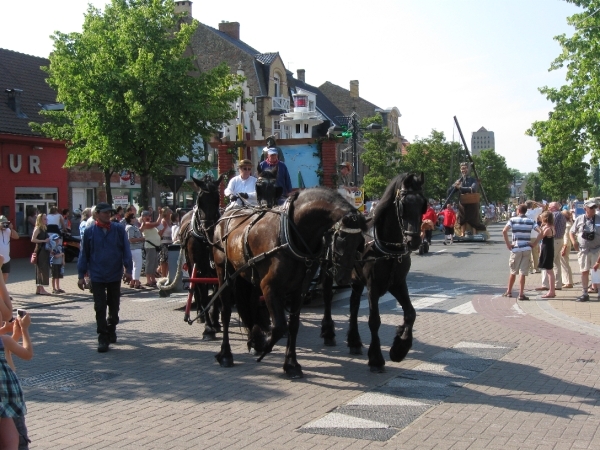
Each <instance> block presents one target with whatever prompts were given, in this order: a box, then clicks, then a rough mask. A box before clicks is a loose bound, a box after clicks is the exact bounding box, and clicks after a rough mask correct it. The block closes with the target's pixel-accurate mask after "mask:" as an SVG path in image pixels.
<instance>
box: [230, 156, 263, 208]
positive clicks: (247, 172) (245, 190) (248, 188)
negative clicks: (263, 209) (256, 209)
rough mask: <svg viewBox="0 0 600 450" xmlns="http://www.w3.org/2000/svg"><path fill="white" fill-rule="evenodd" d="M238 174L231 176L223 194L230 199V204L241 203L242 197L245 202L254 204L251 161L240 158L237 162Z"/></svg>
mask: <svg viewBox="0 0 600 450" xmlns="http://www.w3.org/2000/svg"><path fill="white" fill-rule="evenodd" d="M238 170H239V171H240V174H239V175H237V176H235V177H233V178H231V180H229V184H228V185H227V188H225V195H226V196H228V197H229V198H230V199H231V204H233V203H236V204H238V205H240V206H241V205H243V203H242V200H241V199H242V198H243V199H244V201H245V202H246V203H249V204H251V205H256V204H257V202H256V177H254V176H252V161H250V160H249V159H242V160H241V161H240V162H239V164H238Z"/></svg>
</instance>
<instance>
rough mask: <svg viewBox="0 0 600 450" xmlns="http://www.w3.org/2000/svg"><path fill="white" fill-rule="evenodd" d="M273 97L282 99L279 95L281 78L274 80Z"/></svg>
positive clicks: (277, 77)
mask: <svg viewBox="0 0 600 450" xmlns="http://www.w3.org/2000/svg"><path fill="white" fill-rule="evenodd" d="M273 89H274V91H273V97H280V95H279V76H275V77H274V78H273Z"/></svg>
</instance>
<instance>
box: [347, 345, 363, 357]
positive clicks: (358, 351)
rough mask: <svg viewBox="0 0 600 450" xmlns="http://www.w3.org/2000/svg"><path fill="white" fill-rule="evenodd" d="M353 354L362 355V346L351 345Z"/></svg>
mask: <svg viewBox="0 0 600 450" xmlns="http://www.w3.org/2000/svg"><path fill="white" fill-rule="evenodd" d="M349 349H350V354H351V355H362V354H363V350H362V347H349Z"/></svg>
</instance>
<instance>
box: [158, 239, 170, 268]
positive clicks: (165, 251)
mask: <svg viewBox="0 0 600 450" xmlns="http://www.w3.org/2000/svg"><path fill="white" fill-rule="evenodd" d="M168 262H169V244H160V251H159V253H158V264H163V263H168Z"/></svg>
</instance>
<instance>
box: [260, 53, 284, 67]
mask: <svg viewBox="0 0 600 450" xmlns="http://www.w3.org/2000/svg"><path fill="white" fill-rule="evenodd" d="M278 56H279V53H278V52H276V53H260V54H258V55H254V57H255V58H256V60H257V61H258V62H260V63H262V64H265V65H269V64H272V63H273V61H275V59H276V58H277V57H278Z"/></svg>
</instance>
